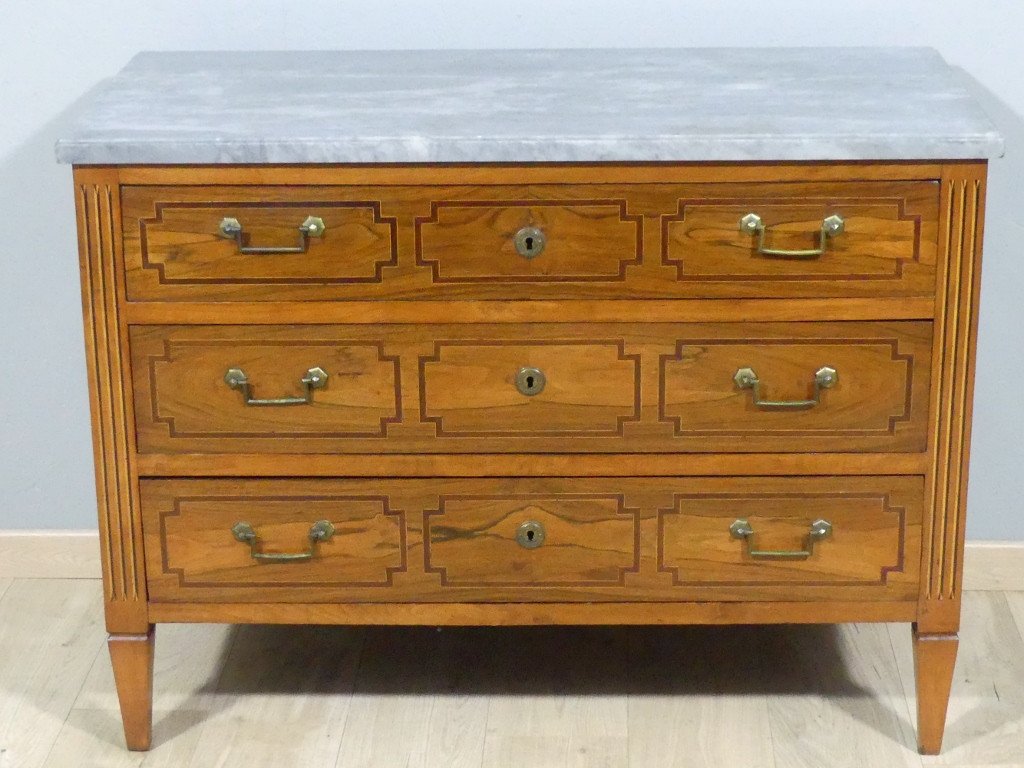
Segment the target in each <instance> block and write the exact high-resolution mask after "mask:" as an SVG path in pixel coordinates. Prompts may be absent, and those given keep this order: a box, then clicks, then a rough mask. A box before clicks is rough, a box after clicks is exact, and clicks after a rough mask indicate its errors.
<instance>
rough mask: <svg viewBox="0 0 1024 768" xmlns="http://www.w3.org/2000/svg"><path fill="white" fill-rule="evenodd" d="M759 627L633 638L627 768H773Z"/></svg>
mask: <svg viewBox="0 0 1024 768" xmlns="http://www.w3.org/2000/svg"><path fill="white" fill-rule="evenodd" d="M762 635H763V632H762V630H761V628H756V627H679V628H671V629H661V628H650V629H644V630H639V631H637V633H636V634H634V635H633V642H634V647H635V650H634V652H633V653H632V654H631V657H632V659H633V660H634V672H633V674H632V676H631V677H632V681H631V684H630V694H629V715H628V728H629V734H628V735H629V765H630V766H642V767H643V768H648V767H649V768H691V766H692V767H693V768H704V767H705V766H706V767H707V768H718V767H719V766H723V765H743V766H749V768H764V767H765V766H773V765H774V759H773V756H772V743H771V731H770V728H769V723H768V698H767V696H766V695H765V686H764V675H763V674H762V673H761V671H762V664H761V660H760V659H759V654H758V646H759V643H760V639H761V637H762Z"/></svg>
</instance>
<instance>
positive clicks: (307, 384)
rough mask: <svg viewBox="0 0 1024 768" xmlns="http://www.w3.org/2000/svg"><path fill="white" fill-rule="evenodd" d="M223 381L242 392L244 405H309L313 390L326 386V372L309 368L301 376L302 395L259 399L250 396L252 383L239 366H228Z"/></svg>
mask: <svg viewBox="0 0 1024 768" xmlns="http://www.w3.org/2000/svg"><path fill="white" fill-rule="evenodd" d="M224 383H225V384H227V385H228V386H229V387H231V388H232V389H237V390H239V391H240V392H241V393H242V398H243V399H244V400H245V404H246V405H309V404H311V403H312V402H313V390H314V389H322V388H323V387H325V386H327V372H326V371H324V369H323V368H310V369H309V370H308V371H306V375H305V376H303V377H302V382H301V383H302V389H303V392H304V394H303V395H302V397H271V398H267V399H262V400H261V399H259V398H256V397H253V396H252V384H250V383H249V378H248V377H247V376H246V375H245V371H243V370H242V369H241V368H228V371H227V373H225V374H224Z"/></svg>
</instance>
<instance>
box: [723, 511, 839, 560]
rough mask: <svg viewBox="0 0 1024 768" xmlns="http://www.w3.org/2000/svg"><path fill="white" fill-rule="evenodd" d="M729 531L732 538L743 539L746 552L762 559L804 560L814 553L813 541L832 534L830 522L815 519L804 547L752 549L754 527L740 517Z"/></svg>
mask: <svg viewBox="0 0 1024 768" xmlns="http://www.w3.org/2000/svg"><path fill="white" fill-rule="evenodd" d="M729 533H731V534H732V537H733V538H734V539H743V541H744V542H745V544H746V547H747V554H748V555H750V556H751V557H756V558H760V559H762V560H786V559H788V560H806V559H807V558H808V557H810V556H811V555H813V554H814V544H815V542H818V541H821V540H822V539H827V538H828V537H829V536H831V535H832V523H830V522H829V521H828V520H815V521H814V522H813V523H811V529H810V530H809V531H808V532H807V544H806V546H805V548H804V549H754V528H753V526H752V525H751V524H750V523H749V522H748V521H747V520H745V519H743V518H741V519H739V520H737V521H736V522H734V523H733V524H732V525H730V526H729Z"/></svg>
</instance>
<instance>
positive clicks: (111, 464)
mask: <svg viewBox="0 0 1024 768" xmlns="http://www.w3.org/2000/svg"><path fill="white" fill-rule="evenodd" d="M75 181H76V189H75V204H76V208H77V213H78V247H79V269H80V273H81V280H82V310H83V316H84V326H85V351H86V361H87V365H88V369H89V377H88V379H89V401H90V406H91V412H92V437H93V454H94V466H95V471H96V494H97V502H98V508H99V529H100V544H101V558H100V560H101V562H102V565H103V584H104V604H105V609H106V619H107V629H108V630H109V631H110V632H123V633H141V632H147V631H148V629H149V622H148V620H147V617H146V583H145V582H146V576H145V563H144V560H143V553H142V547H141V545H140V542H141V534H142V522H141V518H140V516H139V502H138V487H137V480H136V474H135V469H134V462H135V455H134V452H133V450H132V444H133V443H134V424H133V415H132V406H133V403H132V397H131V392H130V374H129V372H128V349H127V344H126V339H125V336H126V334H127V326H126V324H125V322H124V319H123V318H122V316H121V313H120V309H121V306H122V303H123V295H124V293H123V292H124V283H123V271H122V270H123V265H122V263H121V241H120V239H119V238H118V237H117V234H116V233H117V231H118V228H119V222H120V209H119V206H118V196H117V174H116V172H114V171H110V170H106V169H104V170H92V169H90V170H87V171H85V170H83V171H77V172H76V175H75Z"/></svg>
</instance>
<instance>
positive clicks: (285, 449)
mask: <svg viewBox="0 0 1024 768" xmlns="http://www.w3.org/2000/svg"><path fill="white" fill-rule="evenodd" d="M931 336H932V326H931V324H930V323H927V322H874V323H757V324H749V323H723V324H614V323H601V324H589V325H587V324H571V325H568V324H566V325H563V324H558V323H544V324H529V325H521V324H518V325H514V324H489V325H385V326H380V325H374V326H364V325H351V326H319V325H318V326H137V327H133V328H132V329H131V335H130V338H131V353H132V371H133V376H134V396H135V417H136V429H137V437H138V446H139V450H140V451H142V452H157V453H159V452H163V453H208V452H209V453H224V452H236V453H449V452H450V453H473V452H480V453H509V452H515V453H531V452H572V453H582V452H643V451H649V452H728V453H736V452H791V453H804V452H812V451H813V452H822V451H823V452H849V451H884V452H900V451H903V452H907V451H922V450H924V449H925V442H926V424H927V409H928V390H929V379H930V362H931V354H930V349H931Z"/></svg>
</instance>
